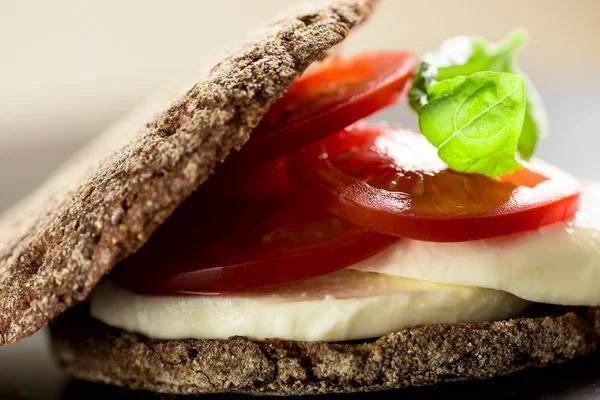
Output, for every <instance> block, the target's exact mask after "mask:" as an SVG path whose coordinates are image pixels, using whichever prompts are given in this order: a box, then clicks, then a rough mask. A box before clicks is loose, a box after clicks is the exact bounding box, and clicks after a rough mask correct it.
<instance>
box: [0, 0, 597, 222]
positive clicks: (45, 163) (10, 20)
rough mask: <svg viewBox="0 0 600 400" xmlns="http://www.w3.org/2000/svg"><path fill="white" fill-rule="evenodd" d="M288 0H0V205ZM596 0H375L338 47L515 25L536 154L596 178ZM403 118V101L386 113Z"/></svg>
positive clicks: (429, 43) (423, 42) (493, 34)
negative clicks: (539, 120)
mask: <svg viewBox="0 0 600 400" xmlns="http://www.w3.org/2000/svg"><path fill="white" fill-rule="evenodd" d="M299 2H300V1H297V0H218V1H213V0H178V1H176V2H175V1H168V0H128V1H120V0H87V1H80V0H55V1H52V2H48V1H43V0H0V187H1V188H2V189H1V190H0V193H1V195H0V211H1V210H2V209H4V208H5V207H7V206H8V205H9V204H11V203H13V202H14V201H16V200H17V199H18V198H20V197H22V196H23V195H24V194H25V193H26V192H28V191H30V190H31V189H32V188H33V187H34V186H35V185H37V183H39V181H40V180H41V179H43V178H44V177H45V176H46V175H47V174H49V173H50V172H51V170H52V169H53V168H54V167H55V166H56V165H57V164H58V163H59V162H60V161H61V160H62V159H64V158H65V157H66V156H68V155H69V154H70V153H72V152H73V151H74V150H75V149H77V148H78V147H80V146H81V145H82V144H83V143H84V142H86V141H87V140H88V139H90V138H91V137H92V136H94V135H96V134H98V133H99V132H100V131H102V129H103V128H105V127H106V126H107V125H109V124H110V123H111V122H113V121H114V120H115V119H117V118H119V117H120V116H122V115H123V114H124V113H126V112H127V111H128V110H130V109H131V108H132V107H134V106H135V105H136V103H138V102H139V101H141V100H143V98H144V97H146V96H148V95H149V94H151V93H152V92H153V91H154V90H156V89H157V88H158V87H160V86H162V85H164V84H165V82H167V81H169V80H171V79H173V78H174V77H177V76H178V75H181V74H184V73H185V72H187V71H189V70H191V69H194V68H196V67H198V66H202V65H203V64H205V63H207V60H211V59H215V57H216V56H218V55H219V54H220V53H222V52H223V51H225V50H226V49H228V48H231V47H233V46H234V45H235V44H236V43H237V42H238V41H240V40H241V39H243V38H244V37H246V36H247V32H248V31H249V30H250V29H251V28H252V27H254V26H255V25H257V24H259V23H260V22H261V21H264V20H269V19H270V18H271V17H273V16H275V15H277V14H278V13H279V12H280V11H281V10H282V9H285V8H286V7H288V6H290V5H292V4H295V3H299ZM598 16H600V0H570V1H565V0H503V1H495V0H453V1H448V0H413V1H400V0H383V2H382V4H381V8H380V10H379V11H378V12H377V13H376V14H375V16H374V17H373V19H372V21H371V22H370V23H369V24H367V25H366V26H365V27H363V28H362V29H361V30H360V31H359V32H357V33H356V34H355V35H352V38H351V40H350V41H349V42H348V43H347V44H346V45H345V51H348V52H356V51H360V50H363V49H375V48H408V49H411V50H413V51H414V52H416V53H418V54H422V53H423V52H425V51H428V50H432V49H434V48H437V47H438V46H439V44H440V43H441V41H442V40H444V39H445V38H447V37H449V36H452V35H456V34H479V35H483V36H485V37H487V38H488V39H491V40H499V39H501V38H502V37H503V36H504V35H506V34H507V33H508V32H509V31H510V30H512V29H514V28H517V27H522V28H525V29H527V30H528V31H529V33H530V36H531V41H530V43H529V45H528V46H527V47H526V49H525V50H524V51H523V52H522V54H521V55H520V58H519V61H520V64H521V66H522V67H523V69H524V70H525V71H526V72H527V73H528V74H529V75H530V76H531V77H532V78H533V80H534V82H535V83H536V84H537V86H538V88H539V89H540V92H541V94H542V96H543V98H544V101H545V104H546V106H547V108H548V111H549V114H550V120H551V134H550V137H549V138H548V139H547V140H545V141H544V142H543V143H542V145H541V149H540V151H539V155H540V156H541V157H544V158H546V159H548V160H550V161H552V162H555V163H557V164H558V165H560V166H562V167H564V168H566V169H568V170H570V171H571V172H572V173H574V174H577V175H579V176H586V177H594V176H596V177H600V160H599V158H598V148H599V147H600V135H599V130H598V126H597V122H596V121H597V116H598V113H599V111H598V110H599V107H598V106H600V100H599V99H600V96H599V95H598V93H599V92H600V44H599V42H600V24H598ZM383 117H384V118H387V119H389V120H392V121H402V122H405V123H408V124H410V125H413V126H414V125H415V121H414V116H413V115H412V113H410V112H409V111H408V110H407V109H406V106H405V105H400V106H398V107H397V108H395V109H393V110H389V111H386V112H385V113H384V115H383Z"/></svg>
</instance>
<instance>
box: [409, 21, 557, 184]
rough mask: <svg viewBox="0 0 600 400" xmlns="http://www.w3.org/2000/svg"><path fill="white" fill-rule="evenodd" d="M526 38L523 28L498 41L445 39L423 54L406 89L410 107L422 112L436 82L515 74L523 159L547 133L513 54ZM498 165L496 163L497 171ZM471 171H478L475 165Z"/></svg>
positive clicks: (535, 99) (529, 85) (519, 149)
mask: <svg viewBox="0 0 600 400" xmlns="http://www.w3.org/2000/svg"><path fill="white" fill-rule="evenodd" d="M526 41H527V34H526V33H524V32H523V31H515V32H513V33H511V34H510V35H509V36H508V37H507V38H506V40H504V41H503V42H501V43H499V44H494V43H490V42H488V41H486V40H485V39H483V38H479V37H469V36H457V37H454V38H451V39H448V40H446V41H445V42H444V43H443V44H442V46H441V47H440V49H439V51H437V52H432V53H428V54H426V55H425V56H424V57H423V60H422V62H421V65H420V67H419V71H418V72H417V76H416V77H415V80H414V84H413V87H412V88H411V90H410V92H409V103H410V105H411V107H412V108H413V109H415V110H416V111H417V112H421V109H422V107H423V106H424V105H426V104H427V103H428V102H429V101H431V93H430V92H429V91H430V88H431V87H432V86H434V85H436V82H441V81H445V80H450V79H453V78H456V77H460V76H465V77H468V76H471V75H473V74H475V73H477V72H483V71H490V72H498V73H510V74H515V75H518V76H520V77H522V78H523V80H524V82H525V92H526V97H525V98H524V100H523V101H524V102H525V104H526V107H525V117H524V119H523V125H522V127H521V129H520V131H515V132H514V134H515V135H516V136H517V138H518V146H517V152H518V154H519V156H520V157H521V158H523V159H526V160H527V159H529V158H531V156H532V155H533V153H534V151H535V148H536V145H537V143H538V141H539V139H540V138H543V137H544V136H545V135H546V132H547V116H546V111H545V109H544V106H543V104H542V102H541V100H540V97H539V95H538V93H537V91H536V90H535V87H534V86H533V84H532V83H531V81H529V79H528V78H527V77H526V76H525V75H524V74H523V73H522V71H521V70H520V69H519V68H518V67H517V65H516V63H515V54H516V53H517V51H518V50H519V49H520V48H521V47H522V46H523V45H524V44H525V42H526ZM420 119H421V118H420ZM482 128H484V127H482ZM421 130H423V128H421ZM425 136H427V135H425ZM506 157H508V154H506ZM515 158H516V155H515V154H513V155H512V159H511V161H506V160H504V161H502V162H500V161H499V163H500V164H499V165H505V164H506V165H509V164H514V163H516V160H515ZM449 166H450V167H451V168H454V166H453V165H450V164H449ZM501 169H502V168H500V167H499V168H498V171H501ZM473 172H481V171H477V170H476V169H475V170H474V171H473ZM482 173H483V172H482Z"/></svg>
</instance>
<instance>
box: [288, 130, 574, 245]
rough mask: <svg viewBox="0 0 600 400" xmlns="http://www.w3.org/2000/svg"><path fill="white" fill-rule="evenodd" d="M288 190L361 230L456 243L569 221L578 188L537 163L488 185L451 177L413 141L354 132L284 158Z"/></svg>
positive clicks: (392, 133)
mask: <svg viewBox="0 0 600 400" xmlns="http://www.w3.org/2000/svg"><path fill="white" fill-rule="evenodd" d="M288 175H289V177H290V181H291V183H292V185H294V186H296V187H298V188H299V189H301V190H304V191H306V193H308V195H309V196H310V197H311V198H312V199H313V200H314V201H315V204H317V205H319V206H320V207H322V208H323V209H324V210H327V211H329V212H331V213H332V214H334V215H337V216H338V217H340V218H342V219H344V220H346V221H349V222H351V223H352V224H355V225H357V226H362V227H364V228H366V229H369V230H372V231H375V232H380V233H385V234H388V235H394V236H399V237H406V238H411V239H417V240H425V241H433V242H460V241H467V240H476V239H484V238H490V237H495V236H502V235H509V234H513V233H518V232H523V231H529V230H535V229H538V228H540V227H542V226H544V225H548V224H552V223H554V222H558V221H564V220H568V219H570V218H572V217H573V216H574V215H575V213H576V212H577V210H578V208H579V202H580V196H581V192H582V186H581V185H580V183H579V182H578V181H577V180H576V179H574V178H573V177H571V176H570V175H568V174H567V173H565V172H563V171H561V170H559V169H558V168H554V167H552V166H550V165H548V164H546V163H543V162H541V161H533V162H531V163H530V164H528V169H527V170H523V171H519V172H517V173H514V174H511V175H508V176H505V177H503V179H499V180H494V179H490V178H487V177H485V176H483V175H478V174H464V173H459V172H456V171H453V170H451V169H449V168H447V166H446V165H445V164H444V163H443V162H442V161H441V160H440V159H439V158H438V156H437V154H436V149H435V148H434V147H433V146H431V145H430V144H429V143H428V142H427V140H426V139H425V138H424V137H423V136H422V135H420V134H418V133H416V132H412V131H409V130H406V129H399V128H391V127H388V126H382V125H364V124H360V125H356V126H354V127H350V128H348V129H346V130H344V131H342V132H340V133H338V134H336V135H333V136H331V137H329V138H327V139H325V140H323V141H322V142H319V143H316V144H314V145H312V146H310V147H307V148H305V149H304V150H301V151H300V152H298V153H296V154H293V155H290V156H289V163H288Z"/></svg>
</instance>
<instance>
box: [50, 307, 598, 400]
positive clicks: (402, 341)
mask: <svg viewBox="0 0 600 400" xmlns="http://www.w3.org/2000/svg"><path fill="white" fill-rule="evenodd" d="M553 311H554V312H548V310H546V309H544V310H542V311H541V312H542V314H548V315H549V314H555V315H557V316H546V317H533V316H532V317H523V318H519V319H513V320H508V321H499V322H493V323H481V324H437V325H431V326H424V327H416V328H410V329H406V330H403V331H400V332H396V333H391V334H389V335H386V336H383V337H382V338H380V339H377V340H375V341H372V342H353V343H337V344H336V343H325V342H289V341H279V340H268V341H265V342H252V341H249V340H247V339H244V338H241V337H233V338H230V339H229V340H196V339H188V340H153V339H148V338H145V337H142V336H140V335H137V334H134V333H130V332H126V331H123V330H120V329H116V328H111V327H109V326H107V325H104V324H103V323H101V322H99V321H97V320H95V319H93V318H91V317H90V316H89V315H88V311H87V309H86V308H85V307H84V306H81V307H80V309H79V310H78V309H77V308H75V309H73V310H71V311H69V312H67V313H65V314H64V315H62V316H60V317H59V318H57V319H56V320H55V322H53V323H52V324H51V331H52V344H53V350H54V353H55V355H56V358H57V359H58V362H59V363H60V365H61V366H62V367H63V368H64V369H65V370H66V371H67V372H68V373H70V374H71V375H73V376H75V377H77V378H81V379H86V380H90V381H96V382H103V383H110V384H115V385H119V386H124V387H127V388H131V389H144V390H151V391H155V392H164V393H176V394H192V393H220V392H243V393H251V394H261V393H264V394H280V395H301V394H318V393H336V392H340V393H346V392H360V391H370V390H383V389H392V388H402V387H407V386H422V385H431V384H435V383H439V382H449V381H458V380H466V379H482V378H489V377H493V376H497V375H505V374H508V373H511V372H514V371H518V370H521V369H524V368H528V367H541V366H546V365H550V364H556V363H560V362H562V361H565V360H569V359H572V358H574V357H577V356H583V355H587V354H590V353H592V352H594V351H595V350H596V343H597V339H598V335H599V334H600V309H598V308H579V309H572V310H568V309H564V308H560V307H559V308H557V309H555V310H553Z"/></svg>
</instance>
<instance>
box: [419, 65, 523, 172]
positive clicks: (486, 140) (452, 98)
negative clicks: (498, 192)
mask: <svg viewBox="0 0 600 400" xmlns="http://www.w3.org/2000/svg"><path fill="white" fill-rule="evenodd" d="M427 92H428V99H429V100H428V102H427V103H426V104H425V105H423V106H422V107H421V109H420V112H419V125H420V127H421V131H422V133H423V135H425V137H427V139H428V140H429V142H431V143H432V144H433V145H434V146H436V147H437V148H438V155H439V157H440V158H441V159H442V160H443V161H444V162H445V163H446V164H448V166H450V167H451V168H452V169H454V170H456V171H460V172H469V173H474V172H476V173H481V174H484V175H487V176H492V177H497V176H500V175H504V174H506V173H510V172H513V171H515V170H517V169H520V168H522V166H521V165H520V164H519V162H517V161H516V159H515V154H516V152H517V145H518V142H519V134H520V132H521V129H522V127H523V121H524V119H525V110H526V101H525V82H524V79H523V78H522V77H520V76H517V75H513V74H508V73H497V72H487V71H486V72H476V73H474V74H471V75H469V76H459V77H456V78H453V79H447V80H443V81H441V82H438V83H435V84H433V85H432V86H430V87H429V88H428V91H427Z"/></svg>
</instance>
